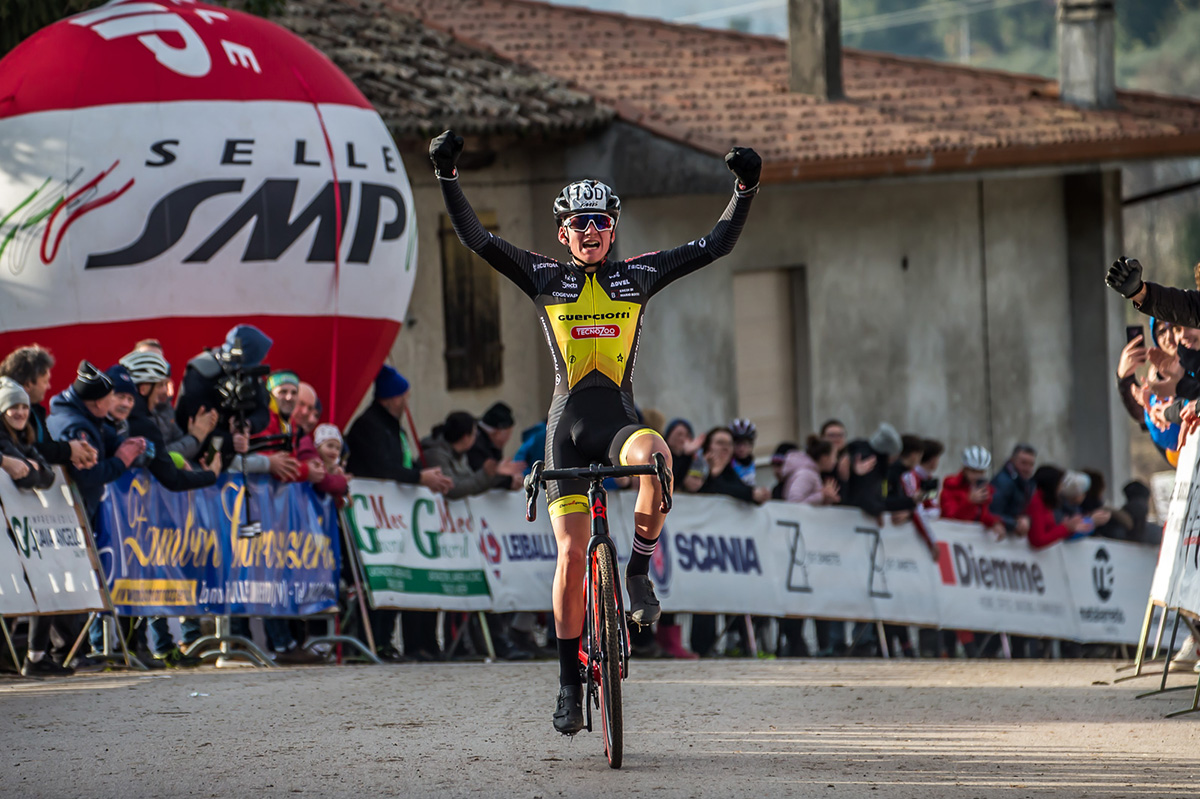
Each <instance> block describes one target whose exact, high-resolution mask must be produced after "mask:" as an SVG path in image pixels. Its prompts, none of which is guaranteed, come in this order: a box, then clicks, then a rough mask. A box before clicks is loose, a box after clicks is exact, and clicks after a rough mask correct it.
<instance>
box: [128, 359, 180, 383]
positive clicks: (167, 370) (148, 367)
mask: <svg viewBox="0 0 1200 799" xmlns="http://www.w3.org/2000/svg"><path fill="white" fill-rule="evenodd" d="M119 363H120V364H121V365H122V366H124V367H125V368H126V369H128V370H129V376H130V377H131V378H133V382H134V383H136V384H138V385H141V384H142V383H160V382H162V381H163V380H166V379H167V378H168V377H170V376H171V366H170V364H168V363H167V362H166V360H165V359H164V358H163V356H161V355H159V354H158V353H157V352H150V351H144V352H131V353H129V354H128V355H126V356H125V357H124V358H122V359H121V360H120V361H119Z"/></svg>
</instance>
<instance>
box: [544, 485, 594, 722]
mask: <svg viewBox="0 0 1200 799" xmlns="http://www.w3.org/2000/svg"><path fill="white" fill-rule="evenodd" d="M582 504H583V508H584V509H586V508H587V501H586V500H584V501H583V503H582ZM551 524H552V525H553V526H554V540H555V542H556V543H557V544H558V565H557V567H556V568H555V569H554V597H553V602H554V630H555V632H556V633H557V634H558V683H559V689H558V699H557V705H556V706H555V710H554V729H556V730H558V731H559V732H561V733H564V734H566V735H574V734H575V733H577V732H579V731H580V730H581V729H583V726H584V718H583V704H582V703H583V689H582V687H581V685H580V676H579V639H580V636H581V635H582V634H583V611H584V598H583V574H584V569H585V568H587V565H586V560H587V544H588V538H589V536H590V534H591V515H590V514H588V513H586V512H584V513H579V512H576V513H566V514H562V515H559V516H554V517H553V518H552V519H551Z"/></svg>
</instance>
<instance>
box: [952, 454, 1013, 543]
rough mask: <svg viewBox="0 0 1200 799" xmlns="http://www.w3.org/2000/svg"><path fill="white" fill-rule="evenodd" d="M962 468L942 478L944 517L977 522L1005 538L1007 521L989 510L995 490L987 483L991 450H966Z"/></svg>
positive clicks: (994, 534)
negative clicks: (1005, 523)
mask: <svg viewBox="0 0 1200 799" xmlns="http://www.w3.org/2000/svg"><path fill="white" fill-rule="evenodd" d="M962 464H963V467H962V471H960V472H959V473H958V474H952V475H950V476H949V477H947V478H946V479H945V480H943V481H942V493H941V497H940V501H941V506H942V518H943V519H953V520H955V521H960V522H978V523H980V524H982V525H983V526H984V527H985V528H987V530H988V532H990V533H991V534H992V535H993V536H994V537H996V538H997V539H1000V538H1003V537H1004V532H1005V530H1004V522H1003V521H1002V520H1001V519H1000V517H998V516H994V515H993V514H992V512H991V510H990V508H991V505H992V493H993V491H994V489H993V488H992V486H991V485H990V484H989V483H988V469H989V468H991V465H992V453H990V452H988V451H987V450H986V449H984V448H983V447H967V448H966V449H965V450H963V455H962Z"/></svg>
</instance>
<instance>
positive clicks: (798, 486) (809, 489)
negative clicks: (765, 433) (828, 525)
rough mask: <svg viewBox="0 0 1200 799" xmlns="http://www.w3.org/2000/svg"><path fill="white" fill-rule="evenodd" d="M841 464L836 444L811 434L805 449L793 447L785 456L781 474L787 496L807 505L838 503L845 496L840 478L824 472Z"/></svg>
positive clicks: (784, 492) (784, 495)
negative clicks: (842, 495) (839, 483)
mask: <svg viewBox="0 0 1200 799" xmlns="http://www.w3.org/2000/svg"><path fill="white" fill-rule="evenodd" d="M836 465H837V453H836V452H834V451H833V444H831V443H830V442H828V441H826V440H824V439H822V438H820V437H818V436H809V437H808V440H807V441H806V442H805V444H804V449H802V450H800V449H797V450H792V451H791V452H789V453H787V455H785V456H784V460H783V467H782V468H781V469H780V476H781V477H782V478H783V497H782V499H784V500H785V501H787V502H802V503H804V504H806V505H836V504H837V502H838V500H839V499H840V498H841V496H840V492H839V490H838V484H837V481H836V480H830V479H822V478H821V475H822V474H823V473H826V472H830V471H832V470H833V468H834V466H836Z"/></svg>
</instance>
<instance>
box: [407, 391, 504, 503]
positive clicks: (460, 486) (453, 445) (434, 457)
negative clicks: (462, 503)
mask: <svg viewBox="0 0 1200 799" xmlns="http://www.w3.org/2000/svg"><path fill="white" fill-rule="evenodd" d="M478 435H479V428H478V427H476V422H475V417H473V416H472V415H471V414H469V413H467V412H466V411H454V412H453V413H451V414H450V415H449V416H447V417H446V421H444V422H442V423H441V424H440V425H438V426H437V427H435V428H434V430H433V434H432V435H430V436H429V437H428V438H424V439H422V440H421V448H422V449H423V450H424V451H425V461H426V463H428V464H429V465H430V466H437V467H441V470H442V474H444V475H446V476H447V477H449V478H450V480H451V481H452V482H453V483H454V486H453V487H452V488H451V489H450V490H449V491H447V492H446V496H447V497H448V498H450V499H462V498H463V497H470V496H474V495H476V494H482V493H484V492H486V491H488V490H489V489H492V488H509V487H510V486H511V485H512V477H511V475H508V474H502V473H501V472H499V471H497V470H496V468H495V461H493V460H490V459H489V460H487V461H484V462H483V465H481V466H480V467H479V468H478V469H472V468H471V464H470V461H469V459H468V455H467V454H468V453H469V452H470V451H471V448H472V447H473V446H475V439H476V437H477V436H478ZM489 463H490V464H492V470H491V471H489V470H488V466H487V465H488V464H489Z"/></svg>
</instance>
